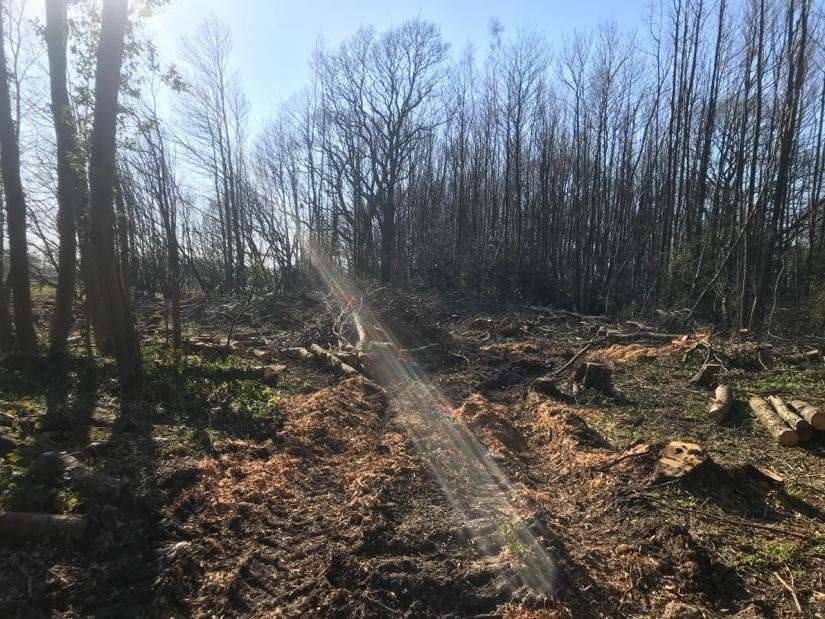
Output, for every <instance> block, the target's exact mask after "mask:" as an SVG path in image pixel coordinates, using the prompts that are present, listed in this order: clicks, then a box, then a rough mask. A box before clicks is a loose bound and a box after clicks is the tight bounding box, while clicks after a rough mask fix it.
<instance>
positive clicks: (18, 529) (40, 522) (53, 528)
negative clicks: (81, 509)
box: [0, 512, 87, 544]
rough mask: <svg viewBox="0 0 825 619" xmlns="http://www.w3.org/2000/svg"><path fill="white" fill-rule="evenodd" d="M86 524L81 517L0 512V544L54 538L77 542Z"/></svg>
mask: <svg viewBox="0 0 825 619" xmlns="http://www.w3.org/2000/svg"><path fill="white" fill-rule="evenodd" d="M86 524H87V522H86V519H85V518H84V517H83V516H66V515H57V514H33V513H26V512H0V543H4V544H23V543H26V542H42V541H46V540H49V539H52V538H55V537H65V538H67V539H70V540H78V539H80V538H81V537H83V534H84V533H85V531H86Z"/></svg>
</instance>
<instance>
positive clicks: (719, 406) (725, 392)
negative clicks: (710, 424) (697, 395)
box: [708, 385, 733, 423]
mask: <svg viewBox="0 0 825 619" xmlns="http://www.w3.org/2000/svg"><path fill="white" fill-rule="evenodd" d="M732 404H733V391H732V390H731V388H730V387H728V386H727V385H719V386H718V387H716V391H715V392H714V394H713V399H712V400H711V401H710V404H709V405H708V414H709V415H710V417H711V419H713V420H714V421H715V422H717V423H719V422H721V421H724V419H725V417H727V416H728V413H729V412H730V408H731V405H732Z"/></svg>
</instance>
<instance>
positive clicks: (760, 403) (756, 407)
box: [748, 396, 799, 447]
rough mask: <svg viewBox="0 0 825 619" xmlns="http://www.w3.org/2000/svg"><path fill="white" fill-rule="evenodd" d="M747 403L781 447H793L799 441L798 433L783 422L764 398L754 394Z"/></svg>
mask: <svg viewBox="0 0 825 619" xmlns="http://www.w3.org/2000/svg"><path fill="white" fill-rule="evenodd" d="M748 404H750V407H751V410H752V411H753V413H754V415H756V417H757V418H758V419H759V421H761V422H762V425H763V426H765V428H766V429H767V430H768V432H769V433H770V435H771V436H772V437H774V438H775V439H776V442H777V443H779V444H780V445H781V446H782V447H793V446H794V445H796V444H798V443H799V435H798V434H797V433H796V430H794V429H793V428H791V427H790V426H789V425H788V424H787V423H785V421H784V420H783V419H782V417H780V416H779V414H778V413H777V412H776V411H775V410H774V409H773V406H771V404H770V402H768V401H767V400H766V399H765V398H760V397H759V396H754V397H752V398H751V399H750V400H749V401H748Z"/></svg>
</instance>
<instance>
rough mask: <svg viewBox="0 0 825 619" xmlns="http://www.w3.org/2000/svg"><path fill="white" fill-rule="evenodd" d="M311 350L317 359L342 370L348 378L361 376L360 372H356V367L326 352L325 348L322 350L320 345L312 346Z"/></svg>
mask: <svg viewBox="0 0 825 619" xmlns="http://www.w3.org/2000/svg"><path fill="white" fill-rule="evenodd" d="M309 350H310V352H312V354H313V355H314V356H315V357H316V358H317V359H319V360H320V361H322V362H323V363H326V364H327V365H329V366H331V367H333V368H335V369H337V370H340V371H341V372H343V373H344V374H346V375H347V376H353V375H357V374H360V372H359V371H358V370H356V369H355V368H354V367H352V366H351V365H348V364H346V363H344V362H343V361H341V360H340V359H339V358H338V357H336V356H335V355H333V354H332V353H331V352H329V351H328V350H324V349H323V348H321V347H320V346H319V345H318V344H312V345H311V346H310V347H309Z"/></svg>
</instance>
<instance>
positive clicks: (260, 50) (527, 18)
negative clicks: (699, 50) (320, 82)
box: [149, 0, 649, 122]
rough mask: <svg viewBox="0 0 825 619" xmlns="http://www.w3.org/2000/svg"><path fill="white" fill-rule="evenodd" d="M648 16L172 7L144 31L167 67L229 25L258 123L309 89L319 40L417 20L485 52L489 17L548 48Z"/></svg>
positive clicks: (421, 2) (422, 2) (539, 4)
mask: <svg viewBox="0 0 825 619" xmlns="http://www.w3.org/2000/svg"><path fill="white" fill-rule="evenodd" d="M648 14H649V2H648V0H636V1H630V0H615V1H611V0H575V1H572V2H564V1H561V0H510V1H507V0H495V1H493V0H488V1H486V2H485V1H473V0H412V1H410V2H392V1H385V2H381V1H380V0H358V1H356V0H350V1H349V2H346V1H335V0H314V1H309V2H305V1H300V0H299V1H286V0H171V2H170V3H169V5H167V6H166V7H164V8H162V9H160V11H159V12H158V14H157V15H155V16H154V17H153V18H152V20H151V23H150V24H149V27H150V32H151V33H152V36H153V38H154V40H155V42H156V43H157V45H158V47H159V49H160V51H161V54H162V55H163V57H164V59H166V60H167V61H173V60H174V58H175V57H176V56H177V52H178V49H179V45H180V40H181V38H182V37H183V36H185V35H187V34H189V33H191V32H192V31H193V30H194V29H195V27H196V26H197V24H198V23H199V21H200V20H201V19H202V18H204V17H207V16H210V15H212V16H215V17H217V18H219V19H220V20H222V21H224V22H225V23H226V24H228V25H229V27H230V29H231V31H232V35H233V42H234V63H235V66H236V67H237V68H238V70H239V71H240V74H241V78H242V80H243V84H244V88H245V91H246V95H247V97H248V98H249V101H250V103H251V108H252V120H253V122H258V121H261V120H262V119H263V118H265V117H266V116H268V115H269V114H271V113H272V112H273V110H275V109H276V108H277V106H278V104H279V103H280V102H282V101H284V100H286V99H287V98H289V96H290V95H292V94H294V93H295V92H296V91H297V90H299V89H300V88H301V87H302V86H303V85H305V84H306V83H307V80H308V73H309V68H308V64H309V61H310V57H311V54H312V51H313V49H314V48H315V46H316V44H317V42H318V40H319V39H323V40H324V41H325V42H326V43H327V44H330V45H333V44H337V43H338V42H340V41H341V40H342V39H344V38H346V37H347V36H349V35H351V34H352V33H354V32H355V31H356V30H357V29H358V28H359V27H360V26H362V25H372V26H374V27H376V28H377V29H379V30H380V29H383V28H385V27H387V26H390V25H393V24H397V23H400V22H401V21H403V20H405V19H407V18H410V17H416V16H420V17H422V18H424V19H427V20H430V21H433V22H435V23H436V24H438V25H439V26H440V27H441V29H442V33H443V34H444V37H445V39H446V40H447V41H448V42H449V43H450V44H451V46H452V50H453V53H454V54H456V53H458V52H460V51H461V50H462V49H463V48H464V47H465V46H466V44H467V43H468V42H472V43H473V45H474V46H475V47H476V50H477V51H478V52H484V51H485V50H486V49H487V46H488V43H489V36H488V32H489V23H490V20H491V18H493V17H495V18H497V19H498V20H500V21H501V23H502V24H503V25H504V28H505V34H506V33H507V32H515V31H517V30H519V29H520V28H525V27H526V28H532V29H535V30H536V31H538V32H540V33H544V34H545V35H546V37H547V40H548V41H549V43H550V46H551V49H552V48H555V47H558V45H559V44H560V43H561V41H562V37H563V36H564V35H566V34H572V32H573V31H574V30H575V29H579V30H589V29H591V28H593V27H595V26H596V25H598V24H599V23H600V22H604V21H609V20H613V21H615V22H616V23H617V25H618V26H619V28H620V29H621V30H628V31H632V30H637V29H643V24H644V22H645V20H646V17H647V15H648Z"/></svg>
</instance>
